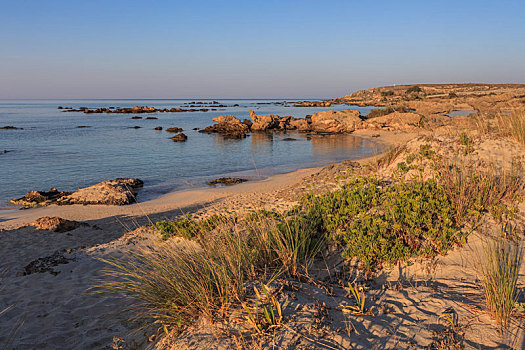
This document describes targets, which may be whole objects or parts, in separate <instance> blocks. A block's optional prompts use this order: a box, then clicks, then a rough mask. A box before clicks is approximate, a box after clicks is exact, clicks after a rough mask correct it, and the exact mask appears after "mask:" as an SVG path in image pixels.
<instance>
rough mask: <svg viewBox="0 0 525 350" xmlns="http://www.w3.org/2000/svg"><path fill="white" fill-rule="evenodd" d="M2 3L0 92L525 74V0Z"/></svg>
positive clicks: (152, 91) (77, 92)
mask: <svg viewBox="0 0 525 350" xmlns="http://www.w3.org/2000/svg"><path fill="white" fill-rule="evenodd" d="M2 9H3V11H2V12H3V14H4V16H3V17H4V18H3V21H2V24H0V26H2V29H3V30H2V34H0V44H1V45H2V47H4V48H7V50H5V51H6V52H5V53H4V54H3V57H2V61H3V62H2V64H1V65H0V76H1V77H2V84H0V99H1V100H14V99H17V100H24V99H45V100H53V99H130V100H133V99H135V100H136V99H319V98H320V97H319V96H323V97H322V98H323V99H327V98H336V97H342V96H345V95H347V94H349V93H351V92H353V91H358V90H365V89H369V88H373V87H380V86H390V85H409V84H460V83H469V82H473V81H476V82H482V83H486V84H498V83H514V84H519V83H524V82H525V66H524V65H523V64H522V62H523V61H524V60H525V48H524V47H523V46H520V45H516V43H519V42H524V41H525V23H523V21H522V20H521V18H522V17H523V15H524V14H525V4H523V3H520V2H519V1H500V2H494V1H470V0H469V1H464V2H462V3H459V4H458V3H457V2H454V1H443V2H440V3H439V4H434V3H432V4H429V3H420V2H416V1H403V2H402V3H391V2H387V1H382V2H377V3H374V4H369V3H361V2H342V1H329V2H324V3H323V6H319V3H318V2H313V1H303V2H299V3H298V2H295V1H284V2H283V1H280V2H277V1H266V2H264V3H259V2H250V3H245V2H240V1H230V2H228V3H225V4H217V3H214V2H213V1H202V2H199V4H198V5H197V4H188V3H185V2H174V3H172V2H170V3H164V2H159V1H155V2H152V3H148V4H144V3H142V2H138V1H123V0H119V1H112V2H111V3H108V2H104V1H101V0H96V1H91V2H89V3H70V2H66V1H63V0H60V1H53V2H52V3H50V2H45V3H44V2H39V1H36V0H31V1H24V2H16V3H12V2H8V1H2ZM136 96H141V97H136ZM172 96H177V97H176V98H172ZM180 96H190V97H180ZM278 96H287V97H285V98H280V97H278Z"/></svg>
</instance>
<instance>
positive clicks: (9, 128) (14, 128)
mask: <svg viewBox="0 0 525 350" xmlns="http://www.w3.org/2000/svg"><path fill="white" fill-rule="evenodd" d="M0 129H3V130H24V128H17V127H16V126H12V125H6V126H2V127H0Z"/></svg>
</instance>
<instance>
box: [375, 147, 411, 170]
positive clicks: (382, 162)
mask: <svg viewBox="0 0 525 350" xmlns="http://www.w3.org/2000/svg"><path fill="white" fill-rule="evenodd" d="M406 149H407V146H406V145H401V146H395V147H392V148H390V149H389V150H388V151H386V152H385V154H384V155H383V156H382V157H380V158H378V159H377V160H376V162H375V164H374V168H375V170H378V169H381V168H385V167H387V166H389V165H390V164H392V163H393V162H394V161H395V160H396V159H397V157H399V156H400V155H401V154H402V153H403V152H404V151H406Z"/></svg>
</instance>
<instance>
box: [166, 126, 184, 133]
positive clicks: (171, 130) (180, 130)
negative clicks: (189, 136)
mask: <svg viewBox="0 0 525 350" xmlns="http://www.w3.org/2000/svg"><path fill="white" fill-rule="evenodd" d="M166 131H167V132H182V131H184V130H183V129H182V128H177V127H174V128H167V129H166Z"/></svg>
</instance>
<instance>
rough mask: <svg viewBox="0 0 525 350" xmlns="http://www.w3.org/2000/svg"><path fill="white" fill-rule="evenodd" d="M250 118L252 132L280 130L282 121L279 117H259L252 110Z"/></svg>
mask: <svg viewBox="0 0 525 350" xmlns="http://www.w3.org/2000/svg"><path fill="white" fill-rule="evenodd" d="M250 118H252V127H251V129H252V131H266V130H271V129H279V124H280V120H281V118H280V117H279V116H278V115H273V114H271V115H257V114H255V112H254V111H252V110H250Z"/></svg>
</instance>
